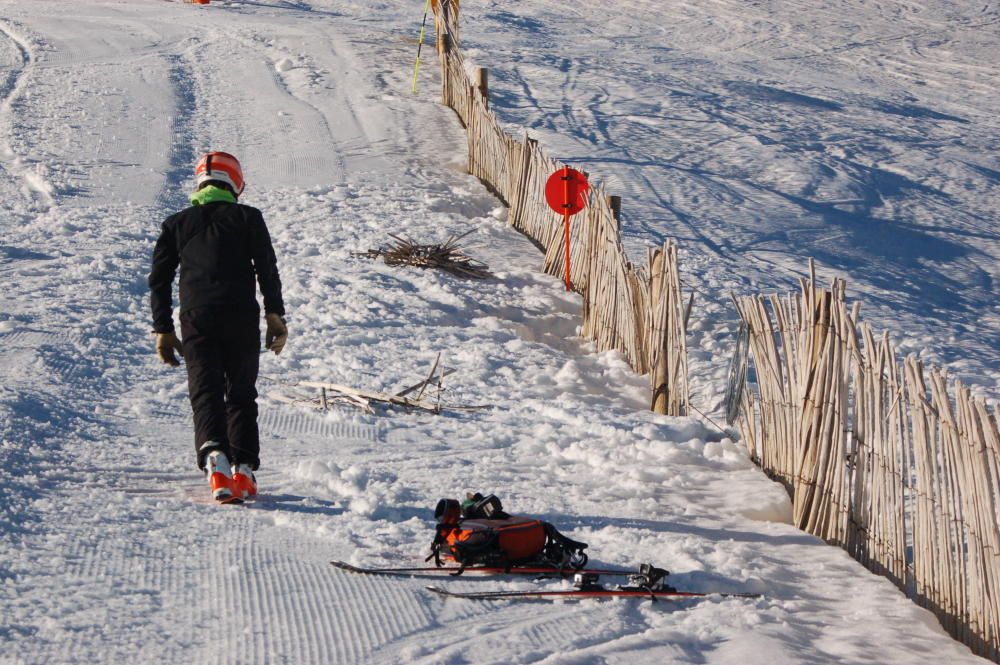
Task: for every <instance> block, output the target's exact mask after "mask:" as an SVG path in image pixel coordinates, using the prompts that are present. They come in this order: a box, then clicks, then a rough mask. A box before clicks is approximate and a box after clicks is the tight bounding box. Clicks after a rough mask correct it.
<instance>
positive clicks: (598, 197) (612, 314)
mask: <svg viewBox="0 0 1000 665" xmlns="http://www.w3.org/2000/svg"><path fill="white" fill-rule="evenodd" d="M432 6H433V10H434V16H435V25H436V28H437V35H438V55H439V57H440V61H441V79H442V93H441V97H442V102H443V103H444V104H446V105H447V106H449V107H451V108H452V109H454V110H455V113H456V114H457V115H458V117H459V119H460V120H461V122H462V124H463V125H464V126H465V128H466V132H467V136H468V152H469V173H471V174H473V175H475V176H476V177H477V178H479V179H480V180H481V181H482V182H483V183H484V184H485V185H486V186H487V187H488V188H489V189H490V190H491V191H492V192H493V193H494V194H496V195H497V197H499V198H500V199H501V200H502V201H503V202H504V204H505V205H507V206H508V207H509V208H510V213H509V221H510V224H511V225H512V226H513V227H514V228H516V229H517V230H519V231H521V232H522V233H524V234H525V235H527V236H528V237H529V238H531V239H532V241H534V242H535V244H537V245H538V246H539V247H540V248H541V250H542V251H543V252H544V253H545V259H544V262H543V269H544V271H545V272H546V273H548V274H550V275H554V276H558V277H562V276H563V275H564V273H565V239H564V229H563V219H562V216H560V215H558V214H557V213H555V212H553V211H552V210H551V209H550V208H549V206H548V204H547V203H546V201H545V181H546V179H547V178H548V177H549V175H550V174H552V173H554V172H555V171H556V170H558V169H560V168H562V167H563V166H564V164H562V163H561V162H559V161H558V160H555V159H552V158H551V157H549V156H548V155H547V154H546V153H545V151H544V150H543V149H542V148H541V147H540V146H539V145H538V142H537V141H534V140H531V139H530V138H528V136H527V134H524V135H523V136H521V137H514V136H511V135H510V134H508V133H507V131H506V130H505V129H504V128H503V126H502V125H501V124H500V122H499V120H498V119H497V117H496V115H495V114H494V113H493V111H492V110H491V109H490V108H489V99H488V98H487V96H486V95H485V94H483V92H482V91H481V90H480V89H479V86H478V85H477V83H476V81H475V80H474V78H473V76H470V72H469V69H468V67H467V65H466V62H465V59H464V58H463V57H462V51H461V48H460V45H459V40H458V3H457V2H455V1H454V0H435V2H433V3H432ZM591 184H592V189H591V191H590V193H589V196H588V201H587V206H586V208H584V210H583V211H582V212H580V213H579V214H577V215H575V216H574V217H573V218H572V219H571V225H570V284H571V286H572V288H573V290H575V291H576V292H577V293H580V294H581V295H582V296H583V326H582V331H583V336H584V337H586V338H587V339H590V340H593V341H594V342H595V343H596V345H597V348H598V350H599V351H608V350H617V351H620V352H621V353H622V354H624V356H625V358H626V359H627V360H628V363H629V365H630V366H631V367H632V368H633V369H634V370H635V371H636V372H637V373H639V374H647V373H648V374H649V375H650V384H651V390H650V392H651V399H650V407H651V408H652V409H654V410H655V411H657V412H658V413H666V414H670V415H685V414H686V413H687V410H688V384H687V380H688V378H687V346H686V340H685V336H686V328H687V325H686V316H685V313H686V310H685V307H684V303H683V299H682V297H681V287H680V278H679V270H678V265H677V264H678V260H677V247H676V245H675V244H674V243H673V242H672V241H667V242H665V243H664V245H663V247H662V248H657V249H656V250H655V251H651V252H650V253H649V256H648V260H649V263H648V265H647V266H645V267H643V268H636V267H634V266H633V265H632V263H631V262H630V261H629V259H628V256H627V255H626V253H625V249H624V247H623V246H622V241H621V233H620V227H619V222H618V219H617V218H616V216H615V213H614V211H613V209H612V207H611V204H610V203H609V197H608V196H607V195H606V194H605V191H604V188H603V186H601V185H594V183H593V182H591Z"/></svg>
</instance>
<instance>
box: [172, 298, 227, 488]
mask: <svg viewBox="0 0 1000 665" xmlns="http://www.w3.org/2000/svg"><path fill="white" fill-rule="evenodd" d="M216 320H217V317H216V316H215V313H214V312H213V311H212V310H211V309H210V308H199V309H195V310H191V311H188V312H185V313H184V314H182V315H181V337H182V342H183V345H184V365H185V366H186V367H187V375H188V396H189V397H190V399H191V410H192V412H193V414H194V447H195V451H196V455H197V461H198V468H200V469H203V468H205V457H206V456H207V455H208V454H209V453H210V452H212V451H213V450H218V451H219V452H222V453H225V454H226V455H227V456H229V455H230V451H229V435H228V432H227V424H226V405H225V401H224V395H225V391H226V384H225V377H224V374H223V348H224V346H225V344H224V340H222V339H220V338H219V336H218V330H217V324H216Z"/></svg>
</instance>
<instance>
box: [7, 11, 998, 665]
mask: <svg viewBox="0 0 1000 665" xmlns="http://www.w3.org/2000/svg"><path fill="white" fill-rule="evenodd" d="M417 4H418V3H414V4H413V6H408V7H405V8H402V7H401V6H400V5H399V4H398V3H387V2H352V1H351V0H345V1H338V2H334V1H333V0H294V1H293V0H255V1H253V2H250V1H246V2H220V1H214V2H212V3H211V5H209V6H194V5H191V4H186V3H180V2H164V1H163V0H133V1H131V2H121V1H118V0H94V1H92V2H87V3H81V2H77V1H74V0H34V1H33V2H11V1H4V2H2V4H0V6H2V7H3V11H2V12H0V200H2V201H3V209H2V211H0V233H2V238H0V274H2V283H3V287H4V304H3V307H2V308H0V359H2V362H0V377H2V380H0V615H2V616H3V621H2V622H0V662H4V663H7V662H10V663H35V662H67V663H68V662H74V663H75V662H87V663H93V662H109V663H110V662H139V661H142V660H147V659H151V658H155V659H157V661H166V662H220V663H221V662H231V663H251V662H262V663H263V662H286V663H397V662H414V663H466V662H474V663H515V662H516V663H525V662H545V663H622V662H628V663H630V664H635V663H663V662H678V663H720V664H724V663H736V662H739V663H747V664H749V663H773V662H810V663H870V662H879V663H916V662H949V663H972V662H982V661H980V660H978V659H976V658H975V657H973V656H972V655H971V653H970V652H969V650H968V649H966V648H965V647H963V646H961V645H960V644H958V643H956V642H954V641H952V640H951V639H950V638H948V637H947V635H946V634H945V633H944V631H943V630H942V629H941V628H940V626H938V624H937V622H936V620H935V619H934V618H933V616H932V615H930V614H929V613H927V612H925V611H923V610H921V609H919V608H918V607H917V606H915V605H914V604H913V603H911V602H910V601H909V600H907V599H906V598H905V597H904V596H903V594H901V593H900V592H899V591H898V590H897V589H895V587H893V585H892V584H891V583H889V582H888V581H886V580H884V579H881V578H879V577H876V576H873V575H870V574H868V573H867V572H866V571H865V570H864V569H863V568H862V567H861V566H860V565H859V564H857V563H856V562H854V561H853V560H852V559H851V558H850V557H849V556H848V555H847V554H846V553H844V552H843V551H841V550H839V549H837V548H834V547H830V546H827V545H825V544H823V543H822V542H820V541H819V540H818V539H816V538H814V537H812V536H809V535H806V534H803V533H801V532H799V531H798V530H796V529H794V528H793V527H792V526H790V514H791V507H790V505H789V503H788V499H787V496H786V495H785V493H784V491H783V490H782V489H781V488H780V487H779V486H778V485H777V484H775V483H772V482H770V481H769V480H768V479H767V478H766V477H765V476H764V475H763V474H762V473H760V472H759V471H758V470H756V469H755V468H754V467H753V465H752V464H751V463H750V462H749V460H748V459H747V457H746V454H745V453H744V452H743V450H742V448H741V447H740V445H739V443H738V442H735V441H734V437H733V435H732V434H731V433H722V432H720V431H718V430H717V429H716V428H715V427H714V426H713V425H712V424H711V423H709V422H708V421H707V420H704V419H701V418H667V417H663V416H657V415H654V414H652V413H649V412H648V411H646V409H645V407H646V402H647V398H648V386H647V382H646V379H645V378H643V377H637V376H634V375H632V374H631V372H630V371H629V370H628V367H627V365H626V363H625V362H624V360H623V359H622V358H621V357H620V356H618V355H617V354H614V353H603V354H598V353H595V351H594V349H593V348H592V346H591V345H589V344H588V343H586V342H585V341H584V340H582V339H581V338H579V337H578V336H577V334H578V327H579V308H580V301H579V298H578V297H576V296H574V295H568V294H566V293H565V292H564V291H563V290H562V289H561V286H560V284H559V281H558V280H556V279H553V278H550V277H547V276H544V275H541V274H540V273H538V272H537V268H538V267H539V265H540V263H541V256H540V255H539V254H538V252H537V250H536V249H535V248H534V247H533V246H532V245H531V244H530V243H529V242H528V241H527V240H526V239H525V238H523V237H521V236H519V235H518V234H517V233H515V232H513V231H511V230H510V229H509V228H508V227H507V226H506V221H505V211H504V210H503V209H502V208H499V207H498V203H497V201H496V200H495V199H494V198H492V197H491V196H490V195H489V193H488V192H486V191H485V189H484V188H483V187H482V186H481V185H480V184H479V183H478V181H476V180H475V179H474V178H471V177H469V176H467V175H465V174H464V154H465V137H464V133H463V131H462V129H461V128H460V126H459V124H458V122H457V120H456V118H455V116H454V114H453V113H452V112H451V111H449V110H448V109H446V108H443V107H441V106H440V105H439V104H438V103H437V100H438V98H439V90H438V87H437V85H438V80H437V75H438V73H437V68H436V66H435V64H436V63H435V62H434V53H433V49H432V48H425V50H424V65H423V67H422V68H421V78H420V82H419V86H420V87H419V92H418V94H417V95H412V94H410V91H409V89H410V82H411V76H412V68H411V67H412V64H413V56H414V52H415V44H414V39H415V35H416V31H417V28H418V26H419V20H420V17H421V9H422V8H421V7H418V6H417ZM463 12H464V18H463V24H462V25H463V32H462V39H463V48H464V49H465V50H466V51H467V52H468V53H469V55H470V58H471V59H473V60H475V61H477V63H478V64H480V65H483V66H488V67H490V69H491V72H490V76H491V85H490V88H491V92H492V95H493V101H494V104H495V106H496V107H497V109H498V112H499V114H500V116H501V118H502V119H503V120H504V121H505V122H509V123H510V124H511V126H512V127H514V126H522V127H528V128H529V129H530V130H531V133H532V135H533V136H534V137H535V138H538V139H540V141H541V142H542V144H543V145H545V146H547V147H548V148H549V149H550V150H552V151H553V153H554V154H555V155H556V156H558V157H560V158H564V159H567V160H568V161H569V162H570V163H572V164H574V165H579V166H581V167H583V168H586V169H587V170H589V171H591V173H593V174H594V176H595V177H598V178H600V179H602V180H603V181H605V182H606V183H608V184H609V188H610V189H611V191H612V192H613V193H620V194H622V195H623V196H624V197H625V220H624V231H625V233H626V235H627V237H626V242H627V245H628V247H629V249H630V251H634V252H639V251H640V250H641V249H642V247H643V246H645V244H648V243H652V242H656V241H658V240H659V239H661V238H663V237H667V236H673V237H677V238H678V239H679V242H680V245H681V249H682V252H683V256H682V260H683V264H682V276H683V279H684V280H685V282H686V284H687V285H688V287H689V288H693V289H695V291H696V294H697V300H696V309H695V313H694V315H693V321H692V328H693V330H692V339H691V344H692V349H691V364H692V369H693V373H694V375H695V376H694V390H695V393H694V395H693V399H694V403H695V405H696V406H698V407H699V408H700V409H701V410H702V411H704V412H705V413H706V414H707V415H708V416H709V417H711V418H712V419H713V420H716V421H718V420H719V419H720V416H719V406H720V403H721V396H722V391H723V389H724V377H725V372H726V362H727V360H728V354H729V353H730V352H731V340H732V335H733V333H734V331H735V314H734V313H733V312H732V310H731V306H730V305H729V304H728V294H729V292H730V291H736V292H738V293H745V292H750V291H751V290H757V289H762V290H766V291H772V290H785V289H788V288H791V287H792V286H793V284H794V275H796V274H800V273H801V271H802V270H803V267H804V265H805V260H806V258H807V257H808V256H810V255H812V256H816V258H817V260H818V262H819V266H820V269H821V274H823V275H824V276H825V277H827V278H828V277H830V276H833V275H844V276H846V277H847V278H848V279H849V285H850V286H851V288H852V293H853V294H856V295H857V296H858V297H860V298H862V299H863V301H864V303H865V305H864V310H863V311H865V312H867V317H868V319H869V320H871V321H873V322H874V323H876V325H878V326H885V327H888V328H889V329H891V330H893V331H894V333H895V334H896V339H897V340H898V341H899V342H900V344H901V346H902V347H903V348H905V349H908V350H911V351H913V352H918V351H919V352H922V353H923V354H924V355H925V357H926V358H928V359H929V360H932V361H939V362H947V363H948V364H949V366H950V367H952V368H953V369H954V371H955V372H956V373H957V374H958V375H960V376H962V377H963V378H967V379H968V380H970V381H971V382H972V383H974V385H976V387H977V390H979V391H980V392H981V393H982V394H986V395H993V396H995V395H996V392H997V390H996V389H997V386H998V385H1000V364H998V361H997V349H998V348H1000V312H998V304H997V303H998V298H997V292H996V286H995V285H996V283H997V277H998V275H997V265H998V261H997V258H998V256H1000V248H998V244H1000V243H998V241H997V232H996V229H995V228H994V227H995V210H996V209H997V206H998V203H1000V196H998V180H997V173H998V172H1000V165H998V163H997V161H996V160H997V157H996V155H997V154H998V152H997V147H998V146H997V140H998V137H1000V132H998V131H997V129H998V127H997V122H998V121H997V119H996V116H995V109H996V108H997V106H998V96H1000V95H998V92H997V90H1000V86H998V83H1000V80H998V79H1000V77H998V74H997V68H996V66H995V64H994V63H995V61H996V57H995V56H996V53H997V41H998V39H997V37H998V31H997V25H998V20H1000V15H998V11H997V9H996V8H995V7H994V6H992V5H989V4H985V3H984V4H981V5H966V4H961V3H959V4H955V3H939V2H936V1H930V2H926V3H923V4H914V3H891V2H890V3H877V4H871V3H859V2H846V1H837V2H832V3H827V4H825V5H823V7H817V6H816V5H815V4H814V3H801V2H793V1H791V0H787V1H783V2H777V1H776V2H768V3H757V4H749V5H748V4H746V3H734V2H729V1H727V0H718V1H716V2H712V3H686V2H677V3H668V4H665V3H658V2H644V1H640V0H626V1H625V2H622V3H618V4H617V5H616V7H615V11H613V12H610V13H609V12H608V11H607V8H606V7H603V6H598V5H593V6H591V5H578V6H573V7H569V8H568V7H567V6H566V5H565V3H556V2H553V1H552V0H522V1H521V2H518V3H515V4H510V3H494V2H481V3H480V2H469V3H464V4H463ZM581 36H583V37H585V39H584V38H581ZM425 46H427V45H426V44H425ZM209 148H211V149H221V150H228V151H230V152H233V153H235V154H237V155H238V156H239V157H240V159H241V160H242V161H243V164H244V167H245V170H246V173H247V180H248V187H247V191H246V194H245V196H244V199H245V201H246V202H247V203H249V204H251V205H255V206H257V207H259V208H261V209H262V210H263V211H264V214H265V218H266V219H267V221H268V225H269V228H270V230H271V232H272V235H273V237H274V241H275V246H276V251H277V254H278V258H279V267H280V269H281V275H282V279H283V282H284V284H285V296H286V301H287V305H288V310H289V315H290V316H289V327H290V339H289V342H288V346H287V347H286V349H285V352H284V353H283V354H282V355H281V356H280V357H274V356H272V355H270V354H266V355H265V356H263V357H262V361H261V365H262V366H261V373H262V374H263V375H264V376H266V377H269V378H268V379H262V380H261V382H260V385H259V387H260V389H261V393H262V399H261V416H260V424H261V432H262V437H263V441H264V444H263V449H262V468H261V470H260V472H259V474H258V479H259V481H260V485H261V489H262V496H261V497H260V498H259V499H258V500H257V501H256V502H254V503H252V504H249V505H247V506H244V507H240V508H236V507H218V506H213V505H209V493H208V491H207V484H206V483H205V482H204V480H203V479H202V477H201V476H200V474H199V473H198V472H197V470H196V469H194V464H193V454H192V453H193V451H192V446H191V440H190V438H191V434H190V415H189V407H188V405H187V401H186V382H185V377H184V373H183V371H181V370H170V369H167V368H165V367H164V366H162V365H161V364H160V363H159V362H158V361H157V359H156V357H155V355H154V354H153V343H152V337H151V336H150V334H149V328H150V323H149V321H148V318H149V315H148V301H147V299H148V294H147V291H146V286H145V277H146V274H147V273H148V269H149V266H148V263H149V258H150V252H151V249H152V243H153V241H154V239H155V237H156V234H157V232H158V229H159V223H160V221H161V220H162V218H163V217H164V216H165V215H166V214H168V213H170V212H172V211H174V210H176V209H178V208H179V207H181V206H183V205H185V203H186V195H187V193H188V192H189V188H190V184H191V182H190V177H189V175H190V170H191V168H192V165H193V163H194V161H195V159H196V157H197V155H198V154H199V153H200V152H202V151H203V150H206V149H209ZM468 230H472V234H471V235H470V236H468V237H467V238H466V239H465V240H464V241H463V245H464V246H465V247H466V248H468V251H469V252H470V253H471V254H472V255H473V256H475V257H476V258H479V259H481V260H483V261H485V262H486V263H488V264H489V266H490V268H491V270H492V271H493V272H494V274H495V275H496V278H495V279H493V280H490V281H487V282H483V283H478V282H475V283H473V282H466V281H461V280H458V279H455V278H453V277H451V276H449V275H446V274H442V273H437V272H429V271H420V270H417V269H400V268H391V267H388V266H385V265H384V264H383V263H381V262H372V261H370V260H368V259H363V258H357V257H352V256H351V252H354V251H363V250H367V249H369V248H372V247H377V246H379V245H380V244H383V243H386V242H387V241H388V233H390V232H393V233H404V234H406V235H407V236H410V237H413V238H415V239H419V240H421V241H435V240H444V239H445V238H447V237H448V236H449V235H453V234H458V233H463V232H465V231H468ZM439 352H440V353H441V354H442V360H443V362H444V364H445V365H446V366H447V367H448V368H454V370H455V372H454V373H453V374H451V375H450V376H449V377H448V378H447V379H446V380H445V385H446V387H447V391H446V393H445V397H446V399H447V400H449V401H450V402H452V403H460V404H469V405H488V406H489V407H490V408H487V409H483V410H477V411H471V412H445V413H444V414H442V415H438V416H436V415H432V414H425V413H410V414H407V413H403V412H399V411H389V412H384V413H381V414H379V415H374V416H370V415H364V414H361V413H360V412H355V411H350V410H342V409H335V410H332V411H330V412H329V413H326V414H321V413H316V412H310V411H305V410H300V409H297V408H295V407H291V406H289V405H285V404H280V403H277V402H275V401H273V400H270V399H268V398H267V394H269V393H271V392H273V391H277V390H280V389H281V385H280V383H278V381H290V380H304V379H314V380H327V381H332V382H336V383H341V384H348V385H351V386H356V387H359V388H367V389H370V390H393V389H396V390H398V389H400V388H402V387H403V386H406V385H411V384H413V383H414V382H416V381H418V380H420V379H422V378H423V377H424V376H425V375H426V373H427V372H428V371H429V368H430V366H431V364H432V363H433V362H434V359H435V357H436V356H437V354H438V353H439ZM467 490H479V491H484V492H496V493H498V494H499V495H500V496H501V498H502V499H503V501H504V504H505V506H506V507H507V509H509V510H511V511H514V512H520V513H525V514H532V515H538V516H540V517H543V518H544V519H547V520H549V521H551V522H553V523H554V524H555V525H556V526H557V527H559V528H560V529H561V530H562V531H564V532H565V533H567V534H568V535H570V536H571V537H573V538H576V539H580V540H583V541H585V542H588V543H589V544H590V550H589V551H590V552H591V555H592V559H593V560H594V561H595V562H596V563H600V564H607V565H622V566H633V565H636V564H638V563H640V562H644V561H653V562H656V563H657V564H659V565H663V566H665V567H667V568H669V569H670V570H671V571H672V575H671V578H672V580H673V584H675V585H676V586H678V587H680V588H683V589H688V590H693V591H752V592H759V593H761V594H763V598H761V599H758V600H750V599H721V598H718V597H716V598H710V599H707V600H704V601H698V602H687V601H686V602H683V603H656V604H650V603H637V602H634V601H613V602H599V601H586V602H581V603H544V604H531V603H514V602H501V603H494V604H477V603H470V602H463V601H459V600H443V599H441V598H438V597H435V596H433V595H431V594H429V593H427V592H425V591H424V590H423V589H422V584H423V582H422V581H420V580H400V579H379V578H371V577H361V576H356V575H350V574H347V573H343V572H341V571H337V570H334V569H332V568H331V567H330V566H329V565H328V563H327V562H328V561H329V560H330V559H343V560H347V561H350V562H353V563H357V564H388V565H391V564H398V563H404V562H405V563H416V562H419V561H420V560H421V559H422V558H423V556H424V554H425V553H426V547H427V545H428V544H429V542H430V540H431V538H432V536H433V528H432V527H433V524H432V511H433V507H434V505H435V504H436V502H437V500H438V499H439V498H441V497H459V496H460V495H461V494H463V493H464V492H465V491H467ZM449 583H450V584H451V583H453V584H454V585H455V587H456V588H457V589H484V588H507V587H511V588H515V587H519V586H533V585H537V584H539V583H537V582H534V581H524V580H521V581H508V580H496V579H493V580H482V579H461V580H455V581H453V582H449ZM547 584H551V585H553V586H558V585H559V584H560V583H559V582H549V583H547Z"/></svg>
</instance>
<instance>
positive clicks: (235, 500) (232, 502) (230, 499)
mask: <svg viewBox="0 0 1000 665" xmlns="http://www.w3.org/2000/svg"><path fill="white" fill-rule="evenodd" d="M215 502H216V503H218V504H220V505H223V506H239V505H241V504H242V503H243V499H241V498H240V497H238V496H227V497H223V498H221V499H216V500H215Z"/></svg>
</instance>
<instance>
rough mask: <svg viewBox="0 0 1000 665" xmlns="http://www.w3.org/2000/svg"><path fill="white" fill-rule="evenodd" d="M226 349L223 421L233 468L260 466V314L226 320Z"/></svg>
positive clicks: (240, 314)
mask: <svg viewBox="0 0 1000 665" xmlns="http://www.w3.org/2000/svg"><path fill="white" fill-rule="evenodd" d="M229 322H230V323H229V325H230V326H231V327H230V329H229V330H227V333H228V334H227V338H228V343H227V344H226V345H225V346H226V350H225V372H226V417H227V420H228V423H227V424H228V433H229V447H230V450H232V454H233V461H234V463H236V464H247V465H249V466H250V467H251V468H252V469H254V470H256V469H257V468H258V467H259V466H260V435H259V432H258V429H257V385H256V384H257V372H258V369H259V367H260V313H258V312H247V313H243V312H241V313H239V314H234V315H233V316H231V317H229Z"/></svg>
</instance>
